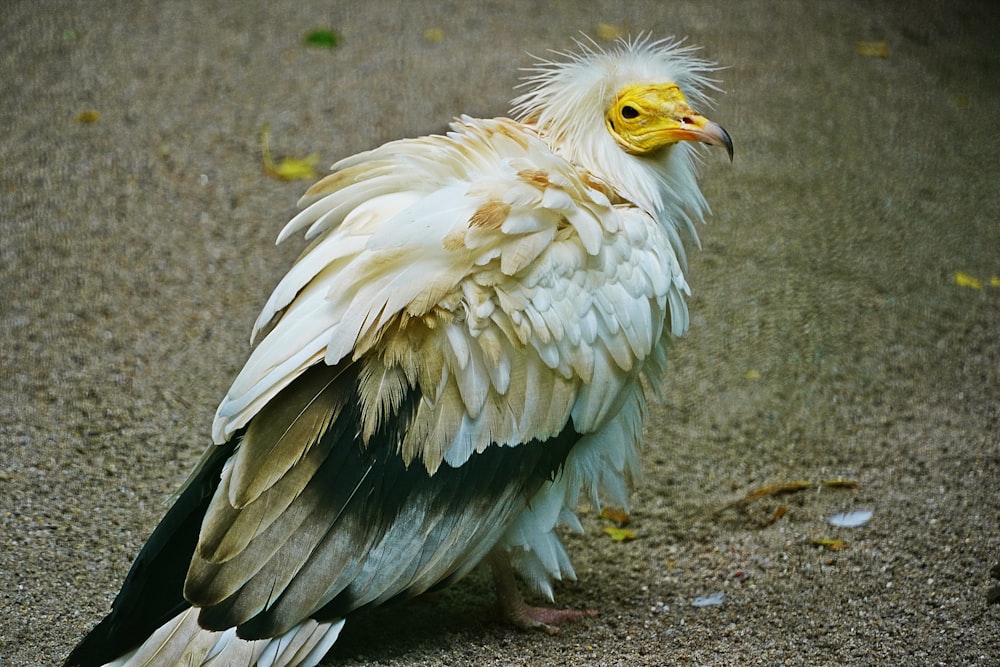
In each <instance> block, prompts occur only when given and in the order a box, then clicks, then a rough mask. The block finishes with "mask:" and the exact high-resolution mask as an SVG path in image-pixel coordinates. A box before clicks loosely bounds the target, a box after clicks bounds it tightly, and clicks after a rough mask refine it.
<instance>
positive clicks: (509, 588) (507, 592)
mask: <svg viewBox="0 0 1000 667" xmlns="http://www.w3.org/2000/svg"><path fill="white" fill-rule="evenodd" d="M490 567H491V569H492V570H493V581H494V583H495V584H496V589H497V608H498V610H499V611H500V615H501V616H503V618H504V619H505V620H506V621H507V622H508V623H510V624H511V625H513V626H514V627H516V628H520V629H521V630H541V631H542V632H546V633H548V634H550V635H555V634H558V633H559V626H560V625H562V624H563V623H570V622H572V621H575V620H577V619H580V618H590V617H593V616H597V612H596V611H593V610H591V609H584V610H576V609H551V608H549V607H532V606H530V605H529V604H528V603H526V602H525V601H524V598H523V597H521V592H520V591H519V590H518V589H517V583H516V582H515V581H514V571H513V569H512V568H511V566H510V560H509V559H508V557H507V554H506V553H504V552H502V551H500V550H499V549H497V550H494V552H493V553H492V554H491V555H490Z"/></svg>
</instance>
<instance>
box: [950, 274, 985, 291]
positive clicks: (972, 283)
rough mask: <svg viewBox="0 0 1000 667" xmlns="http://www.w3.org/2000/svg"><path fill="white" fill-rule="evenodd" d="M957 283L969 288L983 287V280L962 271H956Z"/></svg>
mask: <svg viewBox="0 0 1000 667" xmlns="http://www.w3.org/2000/svg"><path fill="white" fill-rule="evenodd" d="M955 284H956V285H958V286H959V287H968V288H969V289H983V281H982V280H980V279H979V278H976V277H974V276H970V275H969V274H968V273H964V272H962V271H956V272H955Z"/></svg>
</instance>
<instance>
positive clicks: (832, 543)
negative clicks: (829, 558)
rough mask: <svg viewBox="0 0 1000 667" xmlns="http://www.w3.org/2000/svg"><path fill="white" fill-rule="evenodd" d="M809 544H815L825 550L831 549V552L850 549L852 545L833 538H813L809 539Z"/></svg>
mask: <svg viewBox="0 0 1000 667" xmlns="http://www.w3.org/2000/svg"><path fill="white" fill-rule="evenodd" d="M809 544H815V545H816V546H818V547H823V548H824V549H829V550H830V551H841V550H843V549H847V548H849V547H850V545H849V544H848V543H847V542H845V541H844V540H838V539H834V538H831V537H811V538H809Z"/></svg>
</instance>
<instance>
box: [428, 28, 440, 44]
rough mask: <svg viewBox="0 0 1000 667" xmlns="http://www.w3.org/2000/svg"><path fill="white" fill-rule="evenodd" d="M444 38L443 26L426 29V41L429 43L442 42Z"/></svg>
mask: <svg viewBox="0 0 1000 667" xmlns="http://www.w3.org/2000/svg"><path fill="white" fill-rule="evenodd" d="M442 40H444V30H442V29H441V28H428V29H427V30H424V41H425V42H427V43H428V44H440V43H441V42H442Z"/></svg>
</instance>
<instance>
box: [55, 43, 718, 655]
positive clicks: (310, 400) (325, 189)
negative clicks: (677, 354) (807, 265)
mask: <svg viewBox="0 0 1000 667" xmlns="http://www.w3.org/2000/svg"><path fill="white" fill-rule="evenodd" d="M697 51H698V50H697V49H696V48H695V47H693V46H690V45H688V44H687V42H686V41H685V40H681V39H676V38H665V39H653V38H652V37H651V36H649V35H648V34H646V35H641V36H639V37H637V38H621V39H619V40H618V41H616V42H615V43H613V44H609V45H603V46H602V45H598V44H597V43H596V42H594V41H592V40H591V41H587V40H586V39H585V38H579V39H577V40H575V46H574V47H573V48H571V49H570V50H567V51H550V52H549V55H548V56H546V57H542V58H536V59H535V61H534V64H532V65H530V66H528V67H527V68H525V70H524V72H525V73H524V76H523V81H522V83H521V86H522V88H520V89H518V91H517V92H516V93H515V95H516V97H515V98H514V100H513V102H512V107H511V113H510V114H509V116H501V117H496V118H489V119H484V118H472V117H469V116H464V115H463V116H459V117H457V118H455V119H454V121H453V122H452V123H451V124H450V126H449V130H448V131H447V132H445V133H443V134H433V135H427V136H422V137H418V138H407V139H400V140H395V141H390V142H388V143H386V144H383V145H381V146H379V147H377V148H374V149H372V150H368V151H366V152H362V153H359V154H356V155H353V156H350V157H346V158H344V159H341V160H340V161H339V162H337V163H336V164H334V165H333V166H332V168H331V171H330V173H329V174H328V175H326V176H325V177H324V178H322V179H321V180H319V181H318V182H317V183H315V184H314V185H313V186H311V187H310V188H309V189H308V190H307V191H306V193H305V194H304V196H303V197H302V199H301V201H300V202H299V203H300V206H301V210H300V212H299V213H298V214H297V215H295V216H294V217H293V218H292V219H291V220H290V221H289V222H288V223H287V224H286V225H285V226H284V228H283V229H282V230H281V231H280V233H279V235H278V239H277V241H278V243H281V242H282V241H285V240H287V239H289V238H290V237H292V236H294V235H298V234H299V233H303V234H304V238H305V245H304V249H303V250H302V252H301V254H300V255H299V257H298V259H297V260H295V261H294V263H293V264H292V265H291V267H290V268H289V270H288V272H287V273H286V274H285V275H284V277H283V278H281V279H280V281H279V282H278V284H277V286H276V287H275V288H274V290H273V292H272V293H271V295H270V297H269V298H268V300H267V301H266V303H265V304H264V306H263V309H262V311H261V313H260V315H259V317H258V319H257V321H256V322H255V324H254V327H253V333H252V335H251V348H250V352H249V355H248V357H247V360H246V363H245V365H244V366H243V368H242V370H241V371H239V373H238V374H237V376H236V378H235V380H234V381H233V383H232V385H231V387H230V388H229V390H228V392H227V393H226V395H225V396H224V398H223V399H222V401H221V403H220V405H219V407H218V410H217V411H216V414H215V418H214V422H213V426H212V440H213V442H212V444H211V445H209V446H208V448H207V450H206V452H205V454H204V455H203V457H202V458H201V460H200V462H199V463H198V464H197V466H196V467H195V470H194V471H193V472H192V474H191V476H190V477H189V479H188V481H187V482H186V484H185V485H184V486H183V487H182V488H181V490H180V491H179V492H178V493H177V494H176V496H175V497H174V500H173V504H172V506H171V507H170V508H169V510H168V511H167V512H166V514H165V516H164V517H163V519H162V520H161V522H160V523H159V524H158V525H157V527H156V528H155V530H154V531H153V533H152V535H151V536H150V537H149V539H148V541H147V542H146V544H145V546H143V548H142V549H141V550H140V552H139V554H138V556H137V557H136V560H135V561H134V563H133V565H132V567H131V569H130V571H129V572H128V574H127V576H126V578H125V581H124V583H123V585H122V588H121V590H120V592H119V593H118V595H117V597H116V598H115V600H114V602H113V604H112V607H111V611H110V613H109V614H108V615H107V616H106V617H105V618H104V620H102V621H101V622H100V623H99V624H97V625H96V626H95V627H94V628H93V630H92V631H91V632H90V633H89V634H88V635H86V636H85V637H84V638H83V639H82V640H81V641H80V642H79V644H77V646H76V647H75V648H74V649H73V650H72V652H71V653H70V655H69V657H68V658H67V659H66V661H65V663H64V665H65V667H90V666H93V665H116V666H125V665H128V666H133V667H134V666H138V665H145V666H150V667H152V666H155V665H175V664H183V665H212V666H216V667H226V666H231V667H235V666H239V667H246V666H247V665H257V666H258V667H279V666H285V667H288V666H300V667H301V666H305V667H311V666H313V665H316V664H318V663H319V662H320V660H322V659H323V656H324V655H325V654H326V653H327V652H328V650H329V649H330V648H331V647H332V646H333V644H334V643H335V642H336V640H337V638H338V635H339V634H340V632H341V629H342V628H343V626H344V623H345V621H346V620H347V619H349V618H350V617H351V616H352V614H354V613H355V612H357V611H358V610H361V609H365V608H369V607H373V606H376V605H381V604H385V603H389V602H393V601H399V600H405V599H408V598H413V597H415V596H418V595H421V594H423V593H425V592H429V591H434V590H438V589H440V588H442V587H444V586H447V585H449V584H451V583H453V582H455V581H458V580H459V579H461V578H462V577H464V576H465V575H467V574H468V573H470V572H471V571H472V570H474V569H475V568H477V567H478V566H480V565H481V564H482V565H488V567H489V569H490V570H491V571H492V575H493V579H494V582H495V584H496V590H497V598H498V607H499V609H500V611H501V612H502V614H503V615H504V617H505V618H506V619H508V620H509V621H510V622H511V623H513V624H514V625H515V626H517V627H521V628H538V629H540V630H544V631H548V632H556V631H557V630H558V626H559V625H560V624H561V623H564V622H568V621H572V620H574V619H576V618H580V617H581V616H586V615H589V614H591V613H592V612H589V611H586V610H566V609H552V608H544V607H533V606H529V605H528V604H527V602H526V601H525V598H524V597H523V596H522V594H521V592H520V588H519V584H518V581H517V580H518V579H520V580H521V582H522V583H523V585H525V586H527V587H528V588H529V589H531V590H532V591H534V592H535V593H536V594H538V595H539V596H541V597H544V598H546V599H548V600H549V601H550V602H551V601H553V585H554V583H555V582H557V581H561V580H567V579H574V578H575V573H574V570H573V567H572V564H571V562H570V558H569V555H568V552H567V550H566V548H565V547H564V545H563V544H562V542H561V540H560V537H559V534H558V532H557V530H556V529H557V527H560V526H562V527H565V528H566V529H569V530H577V531H582V526H581V523H580V521H579V519H578V517H577V515H576V511H577V508H578V506H580V505H581V504H584V503H590V504H591V505H592V506H596V507H600V506H601V504H602V503H605V504H608V503H613V504H614V505H615V506H618V507H628V493H629V490H630V488H631V486H632V484H633V483H634V481H635V480H636V479H638V478H639V476H640V474H641V470H640V461H639V459H640V440H641V437H640V436H641V431H642V425H643V421H644V419H645V415H646V413H647V404H648V401H649V400H652V399H653V398H655V396H651V395H650V394H651V393H652V394H655V393H656V392H657V386H658V383H659V382H660V381H661V378H662V377H663V375H664V373H665V369H666V353H667V348H668V346H669V345H670V341H671V340H672V338H674V337H676V336H680V335H682V334H684V333H685V331H686V329H687V327H688V320H689V315H688V307H687V303H686V299H687V297H688V296H689V294H690V288H689V286H688V283H687V282H686V279H685V276H684V271H685V266H686V260H685V256H684V248H683V245H682V244H683V242H684V241H685V240H691V239H693V240H694V242H696V243H697V233H696V229H695V224H696V223H699V222H702V221H704V219H705V218H706V216H707V215H708V214H709V206H708V204H707V202H706V200H705V198H704V196H703V194H702V192H701V190H700V188H699V184H698V172H699V169H700V165H701V162H702V161H703V157H704V151H703V150H702V146H710V147H721V148H723V149H724V150H725V151H727V153H728V155H729V159H730V160H732V157H733V143H732V140H731V138H730V136H729V134H728V133H727V131H726V130H725V129H723V127H722V126H721V125H719V124H718V123H716V122H713V121H710V120H709V119H708V118H706V117H705V116H704V115H702V114H701V113H699V112H698V111H696V109H703V110H704V108H705V107H706V106H708V105H710V104H711V101H710V95H712V94H714V93H716V92H721V89H720V88H719V87H718V86H719V82H718V81H717V80H716V79H715V78H714V76H715V75H714V72H716V71H717V70H718V69H719V67H718V66H717V65H716V64H714V63H713V62H711V61H708V60H705V59H702V58H701V57H700V56H699V54H698V52H697Z"/></svg>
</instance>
